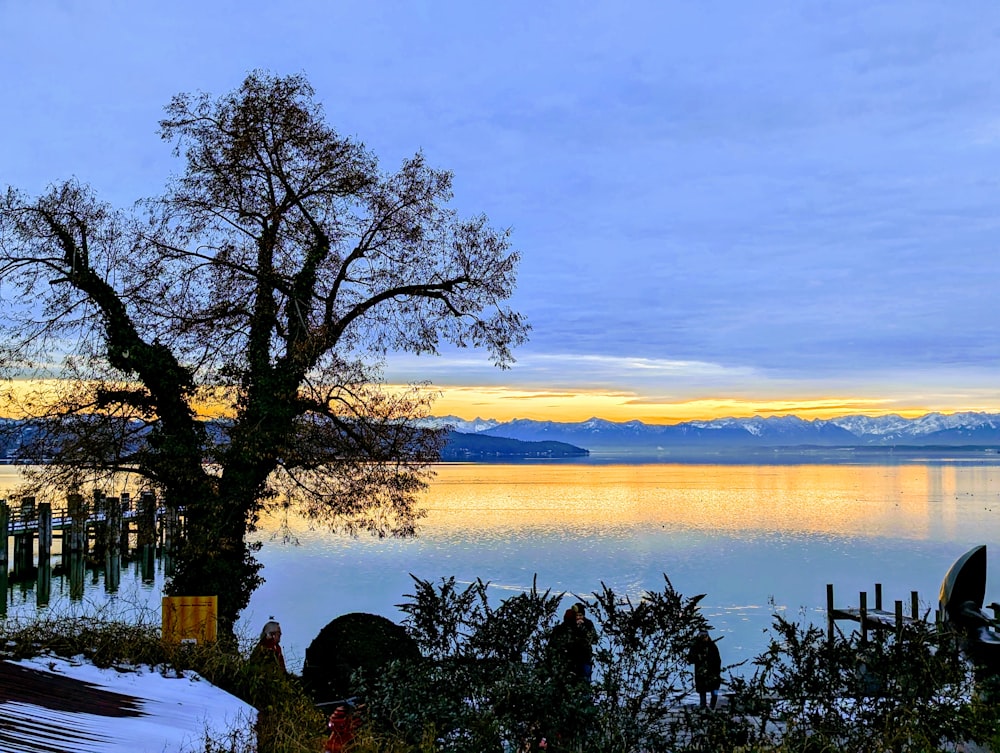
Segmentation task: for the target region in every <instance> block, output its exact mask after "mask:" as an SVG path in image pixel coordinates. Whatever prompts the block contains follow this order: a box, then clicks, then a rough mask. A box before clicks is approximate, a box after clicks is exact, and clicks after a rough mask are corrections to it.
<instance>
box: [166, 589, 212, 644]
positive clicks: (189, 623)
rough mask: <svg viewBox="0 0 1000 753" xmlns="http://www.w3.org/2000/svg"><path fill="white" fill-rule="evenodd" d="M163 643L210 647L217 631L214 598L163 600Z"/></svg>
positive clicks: (168, 598)
mask: <svg viewBox="0 0 1000 753" xmlns="http://www.w3.org/2000/svg"><path fill="white" fill-rule="evenodd" d="M162 611H163V640H164V641H165V642H167V643H211V642H213V641H215V637H216V631H217V630H218V620H217V619H216V615H217V614H218V611H219V597H218V596H164V597H163V602H162Z"/></svg>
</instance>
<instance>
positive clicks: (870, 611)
mask: <svg viewBox="0 0 1000 753" xmlns="http://www.w3.org/2000/svg"><path fill="white" fill-rule="evenodd" d="M894 606H895V608H894V609H893V611H891V612H890V611H887V610H885V609H883V608H882V584H881V583H876V584H875V604H874V606H872V607H869V606H868V592H867V591H861V592H860V593H859V594H858V606H857V607H847V608H837V607H835V606H834V599H833V584H832V583H827V584H826V623H827V625H826V629H827V637H828V638H829V639H830V640H831V641H832V640H833V638H834V631H835V624H836V622H837V621H838V620H850V621H853V622H857V623H858V624H859V625H860V626H861V637H862V638H863V639H866V638H867V637H868V631H869V630H901V629H902V628H903V626H904V625H906V624H908V623H911V622H919V621H921V620H920V599H919V596H918V594H917V592H916V591H910V614H909V615H905V614H904V613H903V600H902V599H897V600H896V602H895V605H894Z"/></svg>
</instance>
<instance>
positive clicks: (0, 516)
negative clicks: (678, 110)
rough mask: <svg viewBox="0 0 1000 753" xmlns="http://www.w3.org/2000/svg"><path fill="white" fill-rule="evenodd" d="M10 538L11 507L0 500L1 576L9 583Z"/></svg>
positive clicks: (3, 500) (5, 599) (5, 600)
mask: <svg viewBox="0 0 1000 753" xmlns="http://www.w3.org/2000/svg"><path fill="white" fill-rule="evenodd" d="M8 536H10V506H9V505H8V504H7V500H5V499H0V575H2V576H3V579H4V583H6V582H7V557H8V551H7V537H8ZM3 601H4V609H5V610H6V606H7V604H6V602H7V598H6V593H5V594H4V600H3Z"/></svg>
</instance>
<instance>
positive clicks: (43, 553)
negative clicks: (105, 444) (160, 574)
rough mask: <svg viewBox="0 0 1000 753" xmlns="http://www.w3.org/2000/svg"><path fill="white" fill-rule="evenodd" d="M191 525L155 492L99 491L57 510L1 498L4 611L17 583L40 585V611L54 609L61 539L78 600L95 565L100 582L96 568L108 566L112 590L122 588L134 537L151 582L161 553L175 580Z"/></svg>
mask: <svg viewBox="0 0 1000 753" xmlns="http://www.w3.org/2000/svg"><path fill="white" fill-rule="evenodd" d="M183 523H184V520H183V517H182V516H181V515H180V514H179V513H178V511H177V510H176V508H167V507H164V506H160V505H158V504H157V499H156V496H155V495H154V494H153V493H152V492H143V493H141V494H140V495H139V497H138V499H137V500H134V501H133V500H132V498H131V497H130V496H129V494H127V493H123V494H122V495H121V496H118V497H108V496H105V495H104V494H102V493H101V492H99V491H95V492H94V494H93V497H92V498H91V499H90V500H87V499H86V498H84V497H83V495H79V494H70V495H67V498H66V504H65V506H62V507H59V508H56V509H53V506H52V505H51V504H50V503H49V502H38V503H36V501H35V499H34V498H33V497H24V498H22V499H21V500H20V501H19V502H17V503H14V504H12V503H11V502H9V501H8V500H2V499H0V585H2V586H3V590H4V593H3V595H2V596H0V602H2V603H0V610H3V609H4V608H5V606H6V589H7V584H8V582H10V581H14V582H22V583H25V582H29V581H31V580H35V581H36V594H37V599H38V603H39V605H42V604H47V603H48V600H49V593H50V589H51V575H52V567H51V559H52V552H53V542H54V539H55V537H56V535H58V537H59V539H60V543H61V552H62V566H63V568H64V569H65V570H66V571H68V573H69V576H70V596H71V598H75V597H77V596H78V595H82V588H83V574H84V571H85V569H86V567H87V566H88V565H89V566H90V567H91V568H93V569H95V580H96V570H97V569H100V568H101V566H102V565H103V569H104V575H105V588H106V590H108V591H110V592H114V591H116V590H117V589H118V585H119V582H120V577H121V564H122V562H123V561H124V562H128V561H129V553H130V551H132V548H131V546H130V544H131V541H132V537H133V534H134V540H135V549H134V552H135V554H136V556H137V558H138V560H139V564H140V567H141V569H142V575H143V581H145V582H152V580H153V578H154V569H155V564H154V562H155V557H156V555H157V554H158V553H159V554H161V555H162V558H163V561H164V569H165V571H166V574H167V575H169V574H170V570H171V569H172V563H173V557H172V553H173V551H174V548H175V546H176V544H177V542H178V541H179V539H180V537H181V536H182V535H183ZM36 556H37V560H36ZM0 613H2V612H0Z"/></svg>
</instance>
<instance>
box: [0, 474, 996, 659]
mask: <svg viewBox="0 0 1000 753" xmlns="http://www.w3.org/2000/svg"><path fill="white" fill-rule="evenodd" d="M2 472H7V473H8V476H7V477H6V478H9V474H10V472H12V469H10V468H0V483H2V481H3V479H4V478H5V477H4V476H3V475H2ZM424 506H425V507H426V509H427V511H428V515H427V517H426V518H425V519H424V520H423V522H422V526H421V530H420V533H419V535H418V536H417V537H416V538H414V539H410V540H405V541H384V540H375V539H369V538H360V539H350V538H345V537H341V536H332V535H330V534H328V533H325V532H321V531H315V530H310V529H309V528H308V526H307V525H306V524H305V523H304V522H303V521H300V520H293V521H292V527H293V530H294V531H295V533H296V535H297V538H298V540H299V545H297V546H295V545H284V544H281V543H280V542H279V541H278V540H277V539H274V538H273V537H272V536H271V535H270V530H269V529H268V528H267V525H268V523H267V521H265V529H264V530H263V531H262V532H261V539H262V541H264V548H263V550H262V552H261V555H260V557H261V560H262V561H263V562H264V565H265V568H264V576H265V577H266V578H267V582H266V583H265V584H264V585H263V586H262V587H261V588H260V589H259V590H258V591H257V592H256V593H255V594H254V597H253V600H252V602H251V604H250V607H249V608H248V609H247V611H246V613H245V614H244V622H245V624H246V629H247V631H248V633H249V634H253V633H254V632H255V631H257V630H259V626H260V624H262V623H263V622H264V621H266V620H267V619H268V618H269V617H270V616H271V615H274V616H275V617H277V618H278V619H279V620H280V621H281V623H282V629H283V634H284V638H283V640H284V643H285V645H286V654H287V655H288V656H289V659H290V662H291V664H292V666H293V667H294V666H297V665H299V664H300V663H301V660H302V655H303V653H304V651H305V648H306V646H307V645H308V643H309V641H310V640H311V639H312V638H313V637H314V636H315V635H316V634H317V633H318V632H319V630H320V629H321V628H322V627H323V625H325V624H326V623H327V622H329V621H330V620H331V619H333V618H334V617H336V616H337V615H340V614H343V613H345V612H351V611H367V612H375V613H378V614H383V615H385V616H387V617H389V618H391V619H394V620H399V619H400V618H401V613H400V612H399V610H398V609H397V608H396V605H397V604H399V603H400V602H401V601H402V600H403V594H406V593H410V592H411V591H412V580H411V579H410V577H409V575H408V574H409V573H413V574H414V575H416V576H418V577H420V578H425V579H431V580H437V579H439V578H441V577H445V576H452V575H454V576H456V577H457V578H458V579H459V580H462V581H467V582H471V581H473V580H474V579H475V578H477V577H478V578H482V579H483V580H487V581H490V582H491V584H492V589H493V593H494V594H495V595H496V597H497V599H502V598H504V597H505V596H507V595H510V594H512V593H515V592H517V591H518V590H523V589H526V588H530V586H531V582H532V578H533V577H534V576H536V575H537V579H538V584H539V586H540V587H541V588H551V589H553V590H554V591H556V592H560V591H566V592H569V593H573V594H578V595H581V596H586V595H587V594H590V593H591V592H592V591H594V590H596V589H598V588H599V587H600V584H601V583H602V582H604V583H607V584H608V585H609V586H611V587H612V588H614V589H615V590H616V591H618V592H620V593H622V594H627V595H629V596H631V597H633V598H638V597H641V594H642V592H643V591H645V590H647V589H658V588H660V587H661V586H662V584H663V575H664V574H666V575H667V576H668V577H669V578H670V579H671V581H672V583H673V584H674V586H675V587H676V588H677V589H679V590H680V591H681V592H682V593H684V594H687V595H694V594H698V593H705V594H706V596H705V598H704V600H703V602H702V605H703V608H704V611H705V613H706V615H707V616H708V617H709V619H710V620H711V621H712V624H713V625H714V627H715V630H716V633H718V634H720V635H722V636H723V637H724V640H723V641H722V643H721V644H720V647H721V648H722V650H723V654H724V658H725V660H726V661H727V662H729V661H732V662H735V661H741V660H743V659H747V658H751V657H752V656H753V655H754V654H756V653H758V652H759V651H760V650H762V649H763V647H764V646H765V645H766V636H765V631H766V629H767V628H768V626H769V625H770V622H771V614H772V612H773V611H774V610H775V609H778V610H780V611H783V612H785V613H786V614H788V615H790V616H796V615H800V614H801V615H802V617H803V618H806V619H810V620H816V621H822V620H823V619H824V609H825V593H826V591H825V589H826V584H827V583H833V584H834V586H835V593H836V596H837V605H838V606H849V605H856V604H857V601H858V591H860V590H867V591H868V592H869V594H870V595H869V602H870V603H871V601H872V599H873V596H872V595H871V593H872V591H873V586H874V583H876V582H879V583H882V584H883V588H884V593H885V599H886V602H887V604H889V605H890V606H891V604H892V601H893V600H894V599H902V600H904V603H906V604H907V605H908V604H909V593H910V591H912V590H916V591H918V592H919V594H920V598H921V602H922V605H923V607H924V608H931V609H933V608H934V606H935V601H936V598H937V589H938V587H939V586H940V582H941V578H942V577H943V576H944V573H945V571H946V570H947V568H948V567H949V565H950V564H951V563H952V562H953V561H954V560H955V559H956V558H957V557H958V556H959V555H961V554H962V553H964V552H965V551H967V550H968V549H969V548H970V547H972V546H975V545H978V544H984V543H985V544H987V545H991V544H993V543H994V542H995V541H996V539H997V533H998V531H1000V523H998V521H1000V465H997V464H995V463H994V464H984V463H965V464H961V463H957V464H940V463H936V464H935V463H911V464H900V465H693V464H685V465H667V464H647V465H601V464H592V465H573V464H559V465H544V464H538V465H528V464H525V465H480V464H469V465H461V464H455V465H450V464H449V465H442V466H440V467H439V468H438V475H437V478H436V480H435V481H434V483H433V484H432V487H431V489H430V490H429V492H428V494H427V495H426V497H425V500H424ZM136 581H137V579H136ZM129 588H132V589H134V590H135V591H136V594H135V595H134V596H133V597H130V598H134V599H137V600H140V601H141V600H142V599H147V600H148V601H149V602H150V603H156V602H157V601H158V596H159V594H158V589H159V581H158V582H157V584H155V585H154V586H152V587H147V588H143V587H140V586H138V585H130V583H129V580H128V578H127V576H123V578H122V593H123V594H124V593H125V592H127V591H128V589H129ZM57 590H58V589H57V585H56V583H53V592H54V593H55V592H56V591H57ZM96 591H99V587H95V588H92V589H91V592H92V593H93V592H96ZM994 591H996V592H1000V583H998V586H997V588H996V589H992V588H991V585H990V584H988V585H987V597H988V600H992V599H993V598H996V596H991V594H993V593H994ZM144 594H145V595H144ZM13 598H14V600H15V601H16V600H17V597H16V596H14V597H13ZM90 598H94V597H93V596H91V597H90ZM119 598H120V599H123V598H125V597H124V596H120V597H119ZM22 601H23V602H24V603H25V605H27V603H28V601H29V600H28V598H27V597H23V598H22ZM54 601H55V602H56V603H54V604H53V606H52V607H51V609H58V608H60V607H59V604H58V600H54ZM772 602H773V605H772ZM25 608H27V606H26V607H25ZM845 627H847V626H845Z"/></svg>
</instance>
